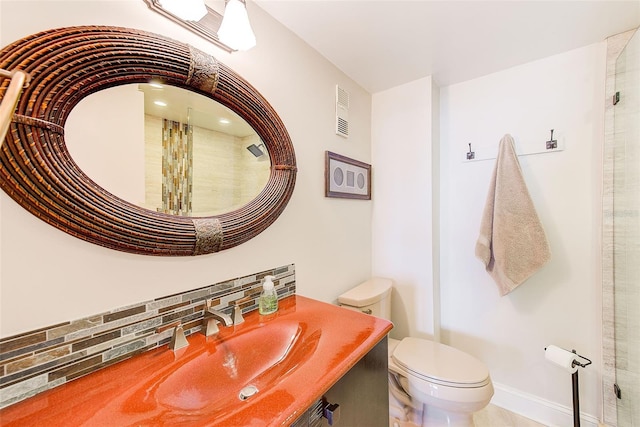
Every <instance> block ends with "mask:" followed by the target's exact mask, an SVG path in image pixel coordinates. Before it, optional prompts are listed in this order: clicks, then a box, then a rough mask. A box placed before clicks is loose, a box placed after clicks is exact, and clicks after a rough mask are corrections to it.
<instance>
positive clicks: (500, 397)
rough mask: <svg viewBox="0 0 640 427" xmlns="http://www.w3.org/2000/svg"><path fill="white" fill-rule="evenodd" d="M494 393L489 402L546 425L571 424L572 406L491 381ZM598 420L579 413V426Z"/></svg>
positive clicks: (561, 426) (590, 425)
mask: <svg viewBox="0 0 640 427" xmlns="http://www.w3.org/2000/svg"><path fill="white" fill-rule="evenodd" d="M493 388H494V390H495V393H494V395H493V399H491V403H492V404H494V405H496V406H499V407H501V408H504V409H506V410H508V411H511V412H514V413H516V414H518V415H522V416H523V417H526V418H529V419H531V420H534V421H536V422H538V423H540V424H544V425H545V426H548V427H566V426H571V425H573V408H571V407H568V406H564V405H559V404H557V403H555V402H551V401H549V400H546V399H542V398H540V397H538V396H534V395H532V394H528V393H524V392H522V391H520V390H517V389H515V388H512V387H509V386H506V385H504V384H498V383H495V382H494V383H493ZM599 425H601V424H600V422H599V421H598V419H597V418H596V417H594V416H593V415H589V414H585V413H584V412H581V413H580V427H598V426H599Z"/></svg>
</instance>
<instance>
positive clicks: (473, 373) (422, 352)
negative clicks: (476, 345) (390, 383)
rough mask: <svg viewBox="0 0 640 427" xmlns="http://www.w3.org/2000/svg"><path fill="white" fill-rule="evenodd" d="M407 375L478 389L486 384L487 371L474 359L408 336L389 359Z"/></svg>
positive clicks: (436, 344) (453, 350) (462, 353)
mask: <svg viewBox="0 0 640 427" xmlns="http://www.w3.org/2000/svg"><path fill="white" fill-rule="evenodd" d="M391 357H392V359H393V361H394V362H395V363H396V364H398V365H399V366H400V367H402V368H403V369H405V370H406V371H408V373H410V374H411V375H415V376H416V377H418V378H422V379H424V380H425V381H430V382H436V383H439V384H443V385H449V386H452V387H480V386H482V385H485V384H487V383H488V382H489V369H487V367H486V366H485V365H484V363H482V362H481V361H479V360H478V359H476V358H475V357H473V356H471V355H469V354H467V353H464V352H463V351H460V350H457V349H455V348H453V347H449V346H448V345H445V344H440V343H437V342H433V341H428V340H424V339H419V338H412V337H408V338H405V339H403V340H402V341H400V343H399V344H398V346H397V347H396V348H395V350H394V351H393V355H392V356H391Z"/></svg>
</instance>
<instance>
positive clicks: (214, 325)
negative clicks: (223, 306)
mask: <svg viewBox="0 0 640 427" xmlns="http://www.w3.org/2000/svg"><path fill="white" fill-rule="evenodd" d="M209 304H210V302H209V301H207V306H208V307H207V308H206V309H205V310H204V322H203V325H202V330H203V331H204V334H205V336H207V337H208V336H211V335H215V334H217V333H218V332H220V329H219V328H218V322H222V324H223V325H224V326H231V325H233V320H232V319H231V316H229V315H228V314H226V313H223V312H221V311H218V310H214V309H212V308H211V307H209Z"/></svg>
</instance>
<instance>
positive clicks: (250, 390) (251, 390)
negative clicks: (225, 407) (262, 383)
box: [238, 385, 258, 400]
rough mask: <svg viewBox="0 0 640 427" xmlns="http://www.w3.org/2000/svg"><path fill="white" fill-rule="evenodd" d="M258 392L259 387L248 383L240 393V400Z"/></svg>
mask: <svg viewBox="0 0 640 427" xmlns="http://www.w3.org/2000/svg"><path fill="white" fill-rule="evenodd" d="M257 392H258V387H256V386H254V385H248V386H246V387H245V388H243V389H242V390H240V394H239V395H238V397H239V398H240V400H247V399H248V398H250V397H251V396H253V395H254V394H256V393H257Z"/></svg>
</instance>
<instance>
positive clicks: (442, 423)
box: [422, 405, 475, 427]
mask: <svg viewBox="0 0 640 427" xmlns="http://www.w3.org/2000/svg"><path fill="white" fill-rule="evenodd" d="M422 426H423V427H475V423H474V421H473V414H472V413H471V414H470V413H461V412H447V411H443V410H441V409H439V408H436V407H434V406H429V405H425V406H424V412H423V415H422Z"/></svg>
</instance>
